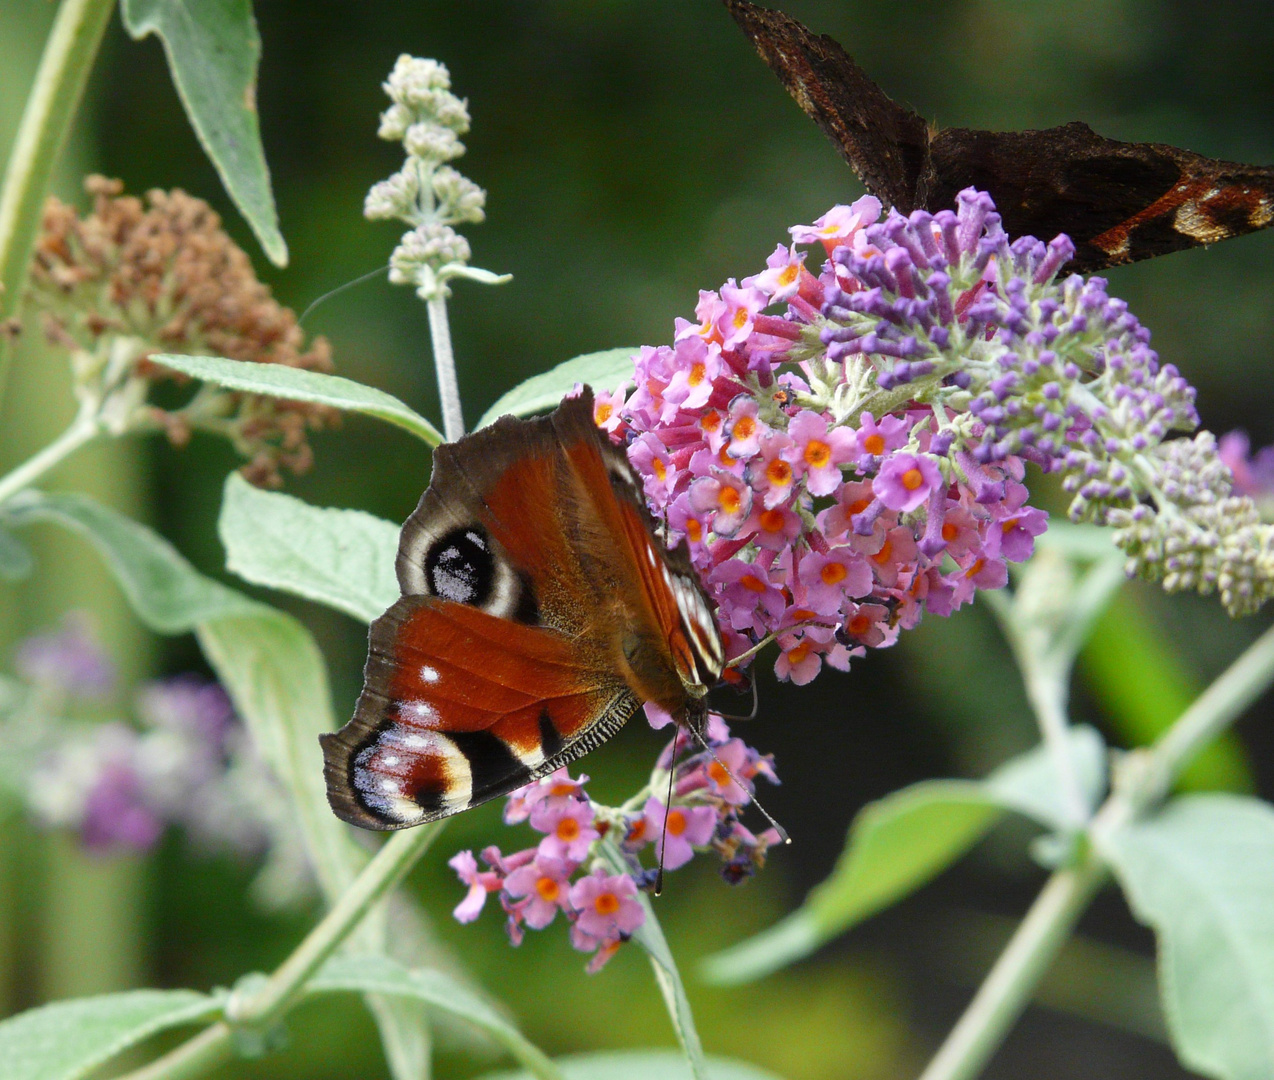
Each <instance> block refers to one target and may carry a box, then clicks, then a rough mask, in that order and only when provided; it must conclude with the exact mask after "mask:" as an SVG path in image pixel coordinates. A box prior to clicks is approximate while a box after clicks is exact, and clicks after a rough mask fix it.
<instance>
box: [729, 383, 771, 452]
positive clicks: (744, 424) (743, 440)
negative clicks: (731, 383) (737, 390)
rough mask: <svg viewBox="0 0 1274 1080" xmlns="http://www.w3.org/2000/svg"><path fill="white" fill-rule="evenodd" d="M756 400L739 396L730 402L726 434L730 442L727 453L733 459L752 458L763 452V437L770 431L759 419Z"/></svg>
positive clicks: (746, 395) (747, 396)
mask: <svg viewBox="0 0 1274 1080" xmlns="http://www.w3.org/2000/svg"><path fill="white" fill-rule="evenodd" d="M759 408H760V407H759V406H758V405H757V402H756V398H754V397H752V396H750V395H748V394H739V395H738V396H737V397H735V399H734V400H733V401H731V402H730V408H729V411H728V413H727V414H726V433H727V434H728V435H729V436H730V442H729V444H728V445H727V447H726V453H727V454H729V455H730V456H731V457H732V458H750V457H753V456H754V455H756V454H758V453H759V452H760V450H761V436H762V435H764V434H766V433H767V432H768V431H769V429H768V428H767V427H766V426H765V424H764V423H763V422H762V421H761V419H760V418H759V417H758V415H757V413H758V411H759Z"/></svg>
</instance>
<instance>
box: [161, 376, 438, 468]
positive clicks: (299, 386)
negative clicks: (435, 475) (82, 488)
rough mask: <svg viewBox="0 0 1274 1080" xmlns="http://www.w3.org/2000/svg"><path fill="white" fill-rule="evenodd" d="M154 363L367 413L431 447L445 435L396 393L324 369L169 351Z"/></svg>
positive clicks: (232, 385) (246, 388) (234, 386)
mask: <svg viewBox="0 0 1274 1080" xmlns="http://www.w3.org/2000/svg"><path fill="white" fill-rule="evenodd" d="M149 359H150V360H152V361H154V362H155V363H156V364H162V365H163V366H164V367H169V368H172V369H173V370H174V371H180V372H182V373H184V374H186V375H190V376H192V377H193V378H196V379H203V380H204V381H206V382H211V383H216V384H217V385H218V386H224V387H226V388H227V389H230V390H241V391H243V392H244V393H249V394H263V395H265V396H266V397H277V398H286V399H287V400H289V401H306V402H310V403H311V404H314V405H330V406H331V407H332V408H334V409H343V410H345V411H346V412H357V413H364V414H365V415H367V416H374V417H376V418H377V419H378V420H384V421H386V422H387V423H390V424H394V425H396V426H397V427H400V428H404V429H405V430H407V431H410V432H411V433H412V434H413V435H415V436H416V437H417V438H419V439H422V440H424V441H425V442H427V443H428V444H429V445H430V446H437V445H438V444H440V443H441V442H442V433H441V432H439V431H438V429H437V428H436V427H434V426H433V424H431V423H430V422H429V421H428V420H426V419H425V418H424V417H423V416H421V415H420V414H419V413H418V412H416V411H415V410H414V409H410V408H408V407H407V406H406V405H404V404H403V403H402V402H401V401H399V400H398V399H397V398H396V397H394V395H393V394H387V393H385V391H383V390H377V389H376V388H375V387H374V386H364V385H363V384H362V383H358V382H354V381H353V380H352V379H343V378H341V377H340V376H339V375H324V374H323V373H322V372H319V371H304V370H302V369H301V368H292V367H285V366H284V365H282V364H254V363H252V362H250V361H247V360H228V359H226V358H225V357H224V356H179V355H175V354H169V353H164V354H157V355H155V356H151V357H150V358H149Z"/></svg>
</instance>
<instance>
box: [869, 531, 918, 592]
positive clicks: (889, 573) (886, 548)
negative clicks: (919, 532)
mask: <svg viewBox="0 0 1274 1080" xmlns="http://www.w3.org/2000/svg"><path fill="white" fill-rule="evenodd" d="M919 554H920V552H919V551H918V550H917V548H916V537H915V534H914V533H913V532H912V531H911V530H910V529H907V528H904V527H902V526H899V527H898V528H895V529H890V530H889V531H888V532H886V533H885V536H884V542H883V543H882V544H881V545H880V549H879V550H878V551H876V552H875V553H874V554H872V555H868V556H867V558H868V560H869V561H870V562H871V566H872V572H873V573H874V574H875V575H876V580H877V581H879V582H880V584H881V585H883V586H884V587H885V588H886V589H892V588H893V587H894V586H895V585H896V584H898V575H899V573H901V572H902V571H903V570H907V569H910V568H911V567H913V566H915V564H916V559H917V557H918V556H919Z"/></svg>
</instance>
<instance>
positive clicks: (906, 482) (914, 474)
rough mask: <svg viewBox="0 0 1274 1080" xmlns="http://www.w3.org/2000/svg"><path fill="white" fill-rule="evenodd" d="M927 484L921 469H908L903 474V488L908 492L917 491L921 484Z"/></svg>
mask: <svg viewBox="0 0 1274 1080" xmlns="http://www.w3.org/2000/svg"><path fill="white" fill-rule="evenodd" d="M924 482H925V478H924V476H923V475H922V474H921V472H920V470H919V469H908V470H907V471H906V472H905V473H903V474H902V486H903V487H905V488H906V489H907V490H908V491H915V490H916V488H918V487H919V486H920V485H921V484H923V483H924Z"/></svg>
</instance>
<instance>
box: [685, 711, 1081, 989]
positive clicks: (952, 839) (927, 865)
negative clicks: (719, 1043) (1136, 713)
mask: <svg viewBox="0 0 1274 1080" xmlns="http://www.w3.org/2000/svg"><path fill="white" fill-rule="evenodd" d="M1070 739H1071V762H1072V766H1073V769H1074V772H1075V774H1076V776H1077V778H1078V779H1079V782H1080V786H1081V789H1082V791H1083V794H1084V797H1085V799H1086V801H1087V803H1088V805H1089V806H1090V807H1092V806H1095V805H1096V803H1097V801H1098V800H1099V799H1100V797H1101V795H1102V793H1103V791H1104V790H1105V776H1106V774H1105V746H1104V744H1103V743H1102V740H1101V736H1100V735H1098V734H1097V732H1095V731H1093V730H1092V729H1091V728H1087V727H1078V728H1074V729H1072V731H1071V735H1070ZM1010 810H1011V811H1015V812H1017V813H1020V814H1023V815H1025V816H1026V817H1029V818H1032V819H1033V820H1035V821H1036V822H1038V823H1039V824H1041V825H1043V826H1045V827H1046V828H1050V829H1052V828H1061V827H1064V825H1065V823H1066V822H1067V820H1068V819H1067V817H1066V809H1065V806H1064V803H1063V801H1062V796H1061V792H1060V784H1059V783H1058V778H1057V774H1056V769H1055V767H1054V764H1053V761H1052V760H1051V758H1050V757H1049V756H1048V753H1047V751H1046V750H1045V748H1044V747H1042V746H1038V747H1036V748H1035V749H1033V750H1031V751H1029V752H1027V753H1025V754H1023V755H1021V756H1020V757H1018V758H1014V759H1013V760H1012V761H1009V762H1007V763H1005V764H1004V765H1002V766H1001V767H1000V768H999V769H997V770H995V772H993V773H991V775H990V776H988V777H987V778H986V779H985V780H982V781H975V780H926V781H923V782H922V783H919V784H913V785H912V786H910V787H907V788H903V789H902V790H901V791H895V792H893V793H892V794H890V795H886V796H885V797H884V798H883V799H879V800H877V801H876V802H873V803H869V804H868V805H867V806H865V807H864V808H863V809H862V810H861V811H860V812H859V814H858V816H857V817H856V818H855V819H854V821H853V823H852V824H851V825H850V829H849V835H848V836H847V837H846V841H845V850H844V852H843V853H842V854H841V857H840V860H839V861H838V862H837V864H836V868H835V869H834V870H833V871H832V874H831V876H830V877H828V878H827V880H826V881H824V882H823V883H822V884H820V885H819V886H818V887H817V888H815V889H814V890H813V891H812V892H811V893H810V895H809V896H808V897H807V898H806V900H805V902H804V903H803V904H802V905H801V907H800V908H798V909H797V910H796V911H795V912H793V913H792V914H791V915H788V916H787V917H786V918H784V919H783V920H782V921H781V922H779V923H778V924H776V925H775V926H773V927H771V928H770V929H768V930H765V931H763V932H762V933H760V934H758V935H756V936H755V937H753V938H750V939H749V940H747V941H744V942H742V943H741V944H739V945H737V946H735V947H734V948H732V949H728V950H726V951H725V952H722V953H720V954H718V955H716V956H714V957H712V958H711V959H709V960H708V961H707V962H706V963H705V974H706V975H707V977H708V978H709V979H710V980H711V981H713V982H718V983H737V982H747V981H750V980H752V979H756V978H760V977H761V976H762V975H766V974H769V973H770V972H772V971H776V970H777V969H779V968H781V967H785V966H786V965H788V964H790V963H792V962H793V961H795V960H798V959H800V958H801V957H803V956H807V955H809V954H810V953H811V952H813V951H814V950H815V949H817V948H818V947H819V946H820V945H822V944H823V943H824V942H826V941H829V940H831V939H832V938H833V937H836V936H837V935H838V934H842V933H844V932H845V931H846V930H848V929H849V928H850V927H852V926H855V925H857V924H858V923H860V922H862V921H863V920H864V919H866V918H868V917H869V916H871V915H874V914H876V912H878V911H880V910H882V909H883V908H886V907H888V906H889V905H890V904H894V903H897V902H898V901H899V900H901V899H902V898H903V897H905V896H908V895H909V894H911V893H912V892H914V891H915V890H916V889H918V888H920V886H922V885H924V884H925V883H926V882H928V881H931V880H932V879H933V878H934V877H936V876H937V875H938V874H939V873H941V872H942V871H943V870H944V869H946V868H947V867H948V866H950V865H951V863H953V862H955V861H956V860H957V859H959V858H960V857H961V856H962V855H964V854H965V853H966V852H967V851H968V850H969V849H970V848H971V847H973V845H974V844H976V843H977V842H978V840H980V839H981V838H982V837H983V836H984V835H986V833H987V831H988V830H989V829H990V828H991V826H992V825H994V824H995V823H996V822H997V821H998V820H999V819H1000V818H1001V817H1002V816H1003V815H1004V814H1005V813H1006V812H1007V811H1010Z"/></svg>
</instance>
